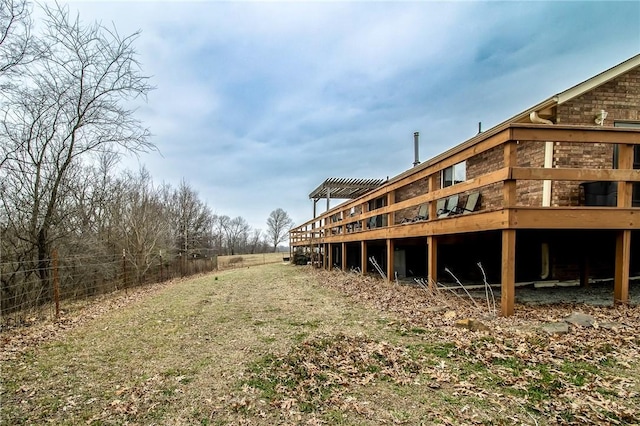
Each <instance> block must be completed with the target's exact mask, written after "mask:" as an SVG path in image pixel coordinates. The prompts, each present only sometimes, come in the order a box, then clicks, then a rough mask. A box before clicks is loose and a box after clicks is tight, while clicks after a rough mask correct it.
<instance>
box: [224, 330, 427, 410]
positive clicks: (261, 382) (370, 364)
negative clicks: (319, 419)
mask: <svg viewBox="0 0 640 426" xmlns="http://www.w3.org/2000/svg"><path fill="white" fill-rule="evenodd" d="M250 370H251V371H250V373H249V377H248V378H247V379H246V380H245V381H244V385H245V386H244V392H245V393H248V394H256V393H257V394H258V395H257V396H258V397H262V398H267V399H269V402H270V404H271V406H272V407H275V408H277V409H279V410H280V411H281V412H282V413H283V414H284V415H286V416H288V417H292V416H297V415H299V414H300V413H310V412H313V413H315V414H318V413H322V412H324V411H326V410H327V409H329V407H337V408H340V409H343V410H351V411H355V412H357V413H359V414H363V415H367V414H368V413H371V409H370V408H369V407H368V406H367V405H368V403H367V402H358V401H356V400H355V399H354V398H353V397H351V396H349V394H348V391H350V390H352V388H353V387H354V386H366V385H368V384H371V383H374V382H377V381H381V380H383V381H387V382H391V383H394V384H397V385H406V384H409V383H411V382H413V381H414V380H415V378H416V377H417V375H418V373H419V372H420V371H421V370H422V367H421V364H420V363H419V362H417V361H416V360H415V359H413V358H412V356H411V354H410V353H409V351H408V350H407V349H406V348H401V347H395V346H393V345H391V344H389V343H386V342H378V341H374V340H371V339H369V338H366V337H364V336H347V335H344V334H338V335H322V336H316V337H314V338H311V339H309V340H307V341H304V342H302V343H301V344H299V345H297V346H295V347H293V348H292V349H291V351H290V352H289V353H287V354H285V355H283V356H268V357H266V358H264V359H262V360H260V361H259V362H257V363H255V364H254V365H253V367H252V368H251V369H250ZM237 402H238V401H237V400H236V403H235V406H234V408H235V409H236V410H238V409H240V408H247V407H249V402H248V400H246V399H245V400H243V402H244V404H238V403H237Z"/></svg>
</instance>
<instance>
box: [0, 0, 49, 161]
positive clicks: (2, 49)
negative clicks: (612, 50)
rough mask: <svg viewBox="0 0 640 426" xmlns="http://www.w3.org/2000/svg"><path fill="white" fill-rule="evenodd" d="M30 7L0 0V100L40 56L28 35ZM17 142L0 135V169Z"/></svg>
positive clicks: (19, 1)
mask: <svg viewBox="0 0 640 426" xmlns="http://www.w3.org/2000/svg"><path fill="white" fill-rule="evenodd" d="M32 27H33V23H32V19H31V9H30V7H29V4H28V3H27V1H26V0H0V94H1V97H0V102H1V103H4V101H5V100H4V99H3V98H4V96H5V94H6V92H8V91H10V89H11V87H12V85H13V81H14V79H15V78H18V77H19V75H20V71H23V69H22V68H23V67H24V66H25V65H28V64H30V63H32V62H34V61H36V60H37V59H39V58H40V57H41V55H42V52H41V48H40V47H39V46H38V43H37V41H36V40H35V39H34V37H33V36H32ZM20 147H21V144H17V145H16V144H9V143H8V141H6V140H4V137H3V135H2V134H0V168H2V166H3V165H4V164H5V163H6V162H7V160H8V159H9V158H10V157H11V155H12V154H13V153H14V152H15V151H16V150H17V149H18V148H20Z"/></svg>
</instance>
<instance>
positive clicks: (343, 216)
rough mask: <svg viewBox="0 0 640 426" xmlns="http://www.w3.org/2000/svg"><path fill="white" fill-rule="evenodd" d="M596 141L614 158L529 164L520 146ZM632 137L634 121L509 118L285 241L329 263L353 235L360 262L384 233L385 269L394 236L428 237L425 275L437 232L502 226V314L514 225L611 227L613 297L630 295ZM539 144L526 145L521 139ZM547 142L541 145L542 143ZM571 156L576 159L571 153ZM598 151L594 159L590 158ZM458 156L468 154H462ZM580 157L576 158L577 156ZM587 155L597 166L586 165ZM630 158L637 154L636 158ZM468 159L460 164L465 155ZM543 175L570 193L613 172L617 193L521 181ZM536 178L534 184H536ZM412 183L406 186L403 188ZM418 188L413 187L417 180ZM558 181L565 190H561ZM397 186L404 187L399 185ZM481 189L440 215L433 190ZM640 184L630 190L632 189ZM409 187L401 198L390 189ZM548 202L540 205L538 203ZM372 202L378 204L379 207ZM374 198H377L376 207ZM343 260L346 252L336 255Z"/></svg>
mask: <svg viewBox="0 0 640 426" xmlns="http://www.w3.org/2000/svg"><path fill="white" fill-rule="evenodd" d="M550 141H552V142H553V143H554V144H558V143H560V144H599V146H603V144H606V145H611V144H613V145H616V151H617V162H618V164H617V168H615V169H614V168H612V161H613V160H612V159H611V158H601V159H595V160H594V159H590V160H589V162H588V163H589V165H590V167H576V168H557V167H546V168H545V167H539V166H534V167H528V166H526V164H527V163H528V161H527V158H526V157H527V156H528V155H531V153H532V152H537V151H536V150H541V149H544V147H543V145H545V144H547V146H548V144H549V143H550ZM635 145H640V129H629V128H613V127H577V126H554V125H534V124H510V125H509V126H507V127H506V128H503V129H498V130H496V131H493V132H491V133H490V132H487V133H486V134H479V135H478V136H476V137H475V138H473V139H471V140H470V141H468V142H467V143H465V144H462V145H460V146H458V147H455V148H453V149H451V150H449V151H447V152H445V153H443V154H442V155H440V156H438V157H436V158H434V159H432V160H431V161H428V162H426V163H423V164H421V165H419V166H418V167H414V168H412V169H410V170H408V171H406V172H405V173H403V174H401V175H399V176H397V177H395V178H394V179H392V180H390V181H388V182H386V183H385V184H384V185H382V186H381V187H380V188H378V189H375V190H372V191H370V192H368V193H367V194H365V195H363V196H361V197H359V198H357V199H354V200H351V201H348V202H345V203H343V204H341V205H339V206H337V207H335V208H333V209H331V210H329V211H327V212H324V213H322V214H321V215H320V216H318V217H316V218H313V219H311V220H309V221H307V222H305V223H303V224H302V225H300V226H297V227H296V228H294V229H292V230H291V231H290V245H291V247H292V248H294V249H295V248H296V247H312V248H315V250H316V251H319V252H321V253H323V254H325V256H324V258H325V260H324V265H325V267H330V265H332V261H331V259H330V258H331V254H332V250H331V247H332V245H335V244H339V245H342V247H343V249H342V256H343V257H345V256H346V250H345V249H344V244H346V243H354V242H360V243H361V247H362V248H361V250H360V252H361V264H362V265H361V266H362V270H363V271H364V270H366V268H365V267H364V266H365V265H366V264H367V253H366V247H367V245H366V242H367V241H373V240H384V241H386V245H387V251H386V252H387V261H386V266H387V270H388V273H387V276H389V277H392V276H393V270H394V269H393V245H394V243H395V242H397V241H401V240H402V239H406V238H415V237H426V240H427V256H426V259H425V262H426V263H427V275H428V278H429V279H431V280H433V281H436V280H437V253H438V247H437V246H438V239H439V238H440V237H442V236H446V235H453V234H461V233H475V232H483V231H499V232H500V233H501V235H502V237H501V238H502V281H501V285H502V314H503V315H510V314H512V313H513V305H514V283H515V257H516V252H515V251H516V235H517V232H518V231H519V230H525V229H528V230H531V229H540V230H566V229H574V230H603V229H606V230H615V232H616V241H617V242H616V255H615V259H616V260H615V291H614V298H615V301H616V302H619V303H626V302H627V301H628V287H629V267H630V261H631V260H630V259H631V257H630V251H631V248H630V247H631V233H632V231H634V230H638V229H640V206H637V204H638V202H637V200H634V199H633V197H634V184H635V185H640V170H637V169H635V170H634V146H635ZM534 146H535V147H537V148H535V149H533V150H532V149H529V147H534ZM547 149H548V148H547ZM489 152H491V153H493V154H495V153H496V152H497V153H498V154H499V156H498V157H496V156H495V155H493V156H492V157H490V158H493V160H487V161H491V164H487V167H486V171H484V172H483V173H481V174H477V175H475V176H473V177H471V178H469V179H468V180H465V181H463V182H459V183H454V184H452V185H450V186H446V187H442V180H441V174H442V171H443V170H445V169H447V168H449V167H451V166H454V165H456V164H460V163H461V162H466V161H469V160H472V159H474V161H476V162H477V159H478V158H484V157H482V156H483V155H485V154H487V153H489ZM578 160H579V159H578ZM598 160H600V161H598ZM465 164H466V163H465ZM577 164H578V165H580V161H577ZM594 164H595V166H594ZM636 166H637V164H636ZM465 167H466V165H465ZM532 181H533V182H537V183H542V182H544V184H543V185H544V186H545V187H546V188H547V189H544V190H542V189H541V190H540V191H549V190H550V188H552V184H555V185H558V186H557V187H556V189H557V188H560V189H563V190H562V191H560V190H557V192H558V193H560V194H564V193H571V194H578V190H579V184H580V183H582V182H587V181H599V182H615V183H616V184H615V186H614V187H616V188H617V194H616V202H615V205H612V206H586V205H584V203H583V202H582V201H581V200H580V198H579V197H577V196H566V197H564V198H563V197H559V198H557V199H556V200H554V201H553V202H550V201H549V196H545V197H543V198H547V201H546V202H545V201H541V200H540V199H539V198H535V197H533V198H532V196H531V194H530V193H528V192H527V188H531V185H529V184H523V182H528V183H531V182H532ZM543 185H540V188H542V186H543ZM407 188H411V191H407ZM416 189H417V190H416ZM564 189H566V191H564ZM403 191H404V192H403ZM473 192H480V194H481V199H482V200H487V202H483V203H481V205H480V207H479V209H478V210H477V211H474V212H471V213H468V214H458V215H452V216H447V217H440V218H438V215H437V211H436V210H437V207H436V205H437V204H438V203H437V202H438V200H442V199H444V198H447V197H451V196H453V195H456V194H457V195H459V196H460V197H461V199H464V197H465V196H468V194H470V193H473ZM637 192H640V191H637V190H636V193H637ZM400 193H402V194H406V193H410V194H412V195H413V194H417V195H414V196H411V197H410V198H407V197H406V195H403V197H402V198H403V199H401V200H400V199H399V197H396V195H397V194H400ZM424 204H428V212H429V214H428V219H426V220H419V221H415V222H412V221H408V222H407V221H405V222H406V223H399V222H400V220H399V216H400V214H401V213H402V215H404V216H405V217H407V212H411V211H415V212H418V209H419V207H420V206H421V205H424ZM543 204H548V205H543ZM377 206H379V207H377ZM376 207H377V208H376ZM341 265H342V267H343V268H344V267H345V261H344V260H343V261H342V263H341Z"/></svg>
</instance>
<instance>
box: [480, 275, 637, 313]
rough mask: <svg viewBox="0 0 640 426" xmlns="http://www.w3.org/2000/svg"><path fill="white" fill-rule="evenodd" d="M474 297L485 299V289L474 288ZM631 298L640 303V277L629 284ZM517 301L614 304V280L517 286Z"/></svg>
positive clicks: (498, 290) (497, 292)
mask: <svg viewBox="0 0 640 426" xmlns="http://www.w3.org/2000/svg"><path fill="white" fill-rule="evenodd" d="M493 292H494V295H495V297H496V300H498V299H499V298H500V288H499V287H494V288H493ZM470 293H471V294H472V295H473V296H474V298H479V299H484V297H485V292H484V289H473V290H471V291H470ZM629 299H630V304H631V305H633V306H637V305H640V279H637V278H635V279H633V280H632V281H631V282H630V284H629ZM516 303H522V304H525V305H548V304H555V303H574V304H586V305H592V306H613V281H602V282H597V283H590V284H589V286H588V287H580V286H578V285H568V286H567V285H566V284H564V286H563V284H562V283H560V285H558V286H555V287H540V288H535V287H534V286H533V284H532V285H527V286H522V287H516Z"/></svg>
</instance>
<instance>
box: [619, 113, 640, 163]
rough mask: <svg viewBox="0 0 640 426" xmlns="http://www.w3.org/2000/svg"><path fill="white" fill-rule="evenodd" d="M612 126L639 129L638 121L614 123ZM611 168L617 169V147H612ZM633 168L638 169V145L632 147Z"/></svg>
mask: <svg viewBox="0 0 640 426" xmlns="http://www.w3.org/2000/svg"><path fill="white" fill-rule="evenodd" d="M613 126H614V127H631V128H635V129H640V121H614V123H613ZM613 168H614V169H617V168H618V145H614V146H613ZM633 168H634V169H640V145H635V146H634V147H633Z"/></svg>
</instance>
